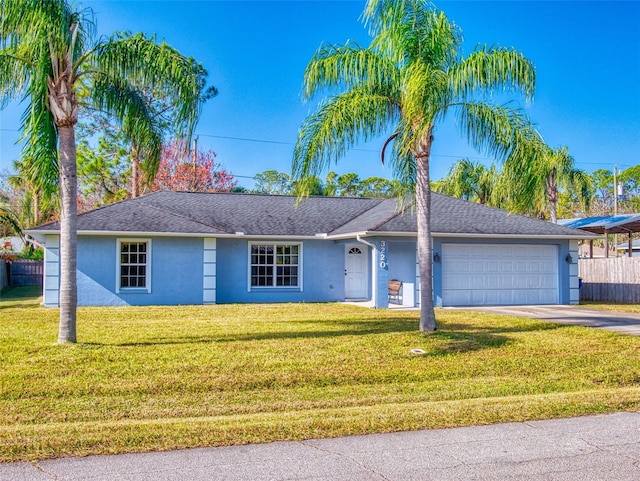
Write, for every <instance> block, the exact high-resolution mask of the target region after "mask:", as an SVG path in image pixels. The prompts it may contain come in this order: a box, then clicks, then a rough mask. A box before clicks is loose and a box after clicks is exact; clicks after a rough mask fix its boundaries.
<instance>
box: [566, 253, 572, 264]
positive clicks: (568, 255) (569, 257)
mask: <svg viewBox="0 0 640 481" xmlns="http://www.w3.org/2000/svg"><path fill="white" fill-rule="evenodd" d="M565 260H566V261H567V262H568V263H569V264H573V257H571V254H567V257H565Z"/></svg>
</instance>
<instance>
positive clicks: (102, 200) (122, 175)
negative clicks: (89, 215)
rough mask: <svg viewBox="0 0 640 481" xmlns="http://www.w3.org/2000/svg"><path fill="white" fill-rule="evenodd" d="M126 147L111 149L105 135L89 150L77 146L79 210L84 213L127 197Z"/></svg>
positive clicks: (127, 170) (128, 169) (86, 144)
mask: <svg viewBox="0 0 640 481" xmlns="http://www.w3.org/2000/svg"><path fill="white" fill-rule="evenodd" d="M128 154H129V153H128V151H127V149H126V147H124V146H121V147H117V146H116V148H114V144H113V143H111V142H109V141H108V138H107V136H106V135H105V136H101V137H100V138H99V139H98V142H97V145H96V146H95V147H91V146H90V145H89V144H88V143H87V142H86V141H84V140H83V141H81V142H80V143H79V144H78V147H77V162H78V208H79V209H81V210H83V211H85V210H89V209H94V208H96V207H99V206H101V205H105V204H110V203H112V202H117V201H119V200H123V199H126V198H127V197H129V189H128V185H129V182H130V181H129V178H130V167H129V155H128Z"/></svg>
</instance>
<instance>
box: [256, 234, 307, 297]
mask: <svg viewBox="0 0 640 481" xmlns="http://www.w3.org/2000/svg"><path fill="white" fill-rule="evenodd" d="M249 249H250V266H251V267H250V269H251V272H250V277H251V279H250V286H251V287H300V267H301V265H300V251H301V245H300V244H250V245H249Z"/></svg>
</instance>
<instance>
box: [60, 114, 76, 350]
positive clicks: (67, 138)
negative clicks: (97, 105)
mask: <svg viewBox="0 0 640 481" xmlns="http://www.w3.org/2000/svg"><path fill="white" fill-rule="evenodd" d="M58 135H59V139H60V145H59V152H60V198H61V199H60V204H61V205H60V207H61V208H60V298H59V302H60V326H59V331H58V342H59V343H67V342H76V306H77V304H78V292H77V284H76V257H77V243H76V241H77V230H78V228H77V218H76V216H77V210H78V206H77V178H76V170H77V169H76V140H75V132H74V128H73V126H59V127H58Z"/></svg>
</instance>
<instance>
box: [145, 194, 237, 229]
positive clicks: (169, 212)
mask: <svg viewBox="0 0 640 481" xmlns="http://www.w3.org/2000/svg"><path fill="white" fill-rule="evenodd" d="M140 204H142V205H144V206H145V207H149V208H151V209H155V210H158V211H160V212H165V213H167V214H171V215H173V216H175V217H179V218H181V219H188V220H190V221H191V222H194V223H196V224H200V225H204V226H206V227H210V228H211V229H216V230H218V231H221V232H226V233H228V234H234V233H235V232H231V231H230V230H227V229H223V228H221V227H219V226H217V225H212V224H207V223H206V222H202V221H199V220H196V219H194V218H193V217H190V216H188V215H184V214H178V213H177V212H173V211H171V210H168V209H165V208H162V207H157V206H155V205H151V204H147V203H146V202H143V201H140Z"/></svg>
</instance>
